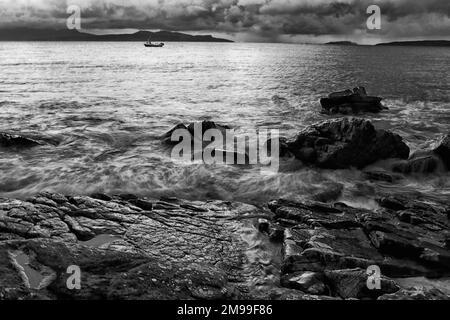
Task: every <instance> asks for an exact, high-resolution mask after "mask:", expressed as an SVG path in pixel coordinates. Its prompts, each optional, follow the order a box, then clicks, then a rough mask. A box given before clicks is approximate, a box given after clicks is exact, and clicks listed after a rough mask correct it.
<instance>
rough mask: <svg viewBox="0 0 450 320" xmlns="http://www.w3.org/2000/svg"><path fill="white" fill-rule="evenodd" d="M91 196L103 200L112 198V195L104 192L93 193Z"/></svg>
mask: <svg viewBox="0 0 450 320" xmlns="http://www.w3.org/2000/svg"><path fill="white" fill-rule="evenodd" d="M90 197H91V198H94V199H98V200H103V201H111V200H112V197H110V196H108V195H107V194H104V193H93V194H91V196H90Z"/></svg>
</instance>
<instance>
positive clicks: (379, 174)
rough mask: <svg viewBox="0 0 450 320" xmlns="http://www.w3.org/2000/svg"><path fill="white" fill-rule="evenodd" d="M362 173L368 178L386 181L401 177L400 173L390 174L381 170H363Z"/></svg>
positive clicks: (396, 179)
mask: <svg viewBox="0 0 450 320" xmlns="http://www.w3.org/2000/svg"><path fill="white" fill-rule="evenodd" d="M363 175H364V177H365V178H366V179H368V180H372V181H386V182H390V183H392V182H395V181H398V180H401V179H403V177H402V176H401V175H398V174H392V173H389V172H386V171H381V170H367V171H364V172H363Z"/></svg>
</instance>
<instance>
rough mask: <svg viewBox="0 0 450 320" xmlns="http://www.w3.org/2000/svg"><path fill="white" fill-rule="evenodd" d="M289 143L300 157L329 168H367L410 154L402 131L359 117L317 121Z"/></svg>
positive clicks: (291, 150)
mask: <svg viewBox="0 0 450 320" xmlns="http://www.w3.org/2000/svg"><path fill="white" fill-rule="evenodd" d="M286 144H287V146H288V148H289V151H290V152H291V153H292V154H294V155H295V157H296V158H297V159H299V160H301V161H303V162H306V163H309V164H313V165H315V166H318V167H321V168H329V169H344V168H349V167H357V168H363V167H365V166H367V165H369V164H371V163H374V162H376V161H378V160H381V159H387V158H400V159H406V158H407V157H408V155H409V148H408V146H407V145H406V144H405V143H404V142H403V140H402V138H401V137H400V136H399V135H397V134H394V133H392V132H389V131H385V130H376V129H375V128H374V126H373V125H372V124H371V122H370V121H368V120H364V119H359V118H340V119H333V120H327V121H323V122H320V123H317V124H314V125H312V126H310V127H308V128H306V129H304V130H302V131H301V132H300V133H299V134H297V136H295V137H294V138H292V139H289V140H287V141H286Z"/></svg>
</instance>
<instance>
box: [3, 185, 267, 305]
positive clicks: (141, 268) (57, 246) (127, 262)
mask: <svg viewBox="0 0 450 320" xmlns="http://www.w3.org/2000/svg"><path fill="white" fill-rule="evenodd" d="M100 198H102V199H106V200H101V199H96V198H91V197H87V196H75V197H65V196H63V195H56V194H49V193H43V194H39V195H37V196H36V197H33V198H31V199H29V200H26V201H22V200H13V199H2V201H1V203H0V255H2V254H3V255H4V256H5V257H6V256H7V255H8V252H12V251H14V252H15V251H17V250H19V251H22V252H25V253H26V254H28V255H29V256H30V257H31V259H32V263H30V266H33V267H35V268H37V269H36V270H35V271H36V272H40V270H43V269H44V267H45V268H50V269H51V270H53V271H54V272H55V273H56V274H57V277H56V278H55V280H53V281H50V283H49V284H46V285H45V289H44V288H42V290H41V289H39V290H38V292H37V293H38V294H40V295H44V296H45V297H47V298H50V299H57V298H58V299H59V298H63V299H72V298H75V299H119V298H120V299H136V298H142V299H153V298H155V299H161V298H162V299H164V298H168V299H169V298H170V299H191V298H197V299H224V298H237V297H238V296H242V295H243V296H246V297H249V295H250V293H249V291H250V289H249V287H248V286H249V285H248V283H249V281H248V277H259V276H265V275H264V274H260V273H261V272H262V271H261V270H264V269H263V268H262V267H258V266H254V267H252V268H250V267H249V268H250V269H246V268H247V267H246V266H247V265H251V263H250V262H248V259H247V253H246V252H247V250H248V246H249V244H248V243H246V242H245V241H244V240H243V239H242V237H241V234H240V232H239V230H240V229H241V228H244V226H243V224H244V223H248V224H249V226H253V224H256V218H254V220H255V221H254V220H251V219H250V218H249V219H248V220H240V219H236V217H239V216H242V215H244V214H248V215H250V216H261V212H260V211H259V209H257V208H256V207H253V206H251V205H245V204H239V203H230V202H221V201H208V202H188V201H184V200H176V201H172V202H171V203H169V202H164V201H156V200H149V199H142V198H138V197H136V196H132V195H126V196H125V195H121V196H120V197H119V196H115V197H109V198H108V197H103V196H101V197H100ZM108 199H110V200H108ZM150 208H151V210H149V209H150ZM247 229H248V227H247ZM254 232H255V234H256V233H257V230H256V229H255V231H254ZM102 235H110V236H111V237H110V238H111V240H109V241H107V242H101V243H99V245H101V249H100V248H99V249H97V248H96V247H95V243H96V242H95V241H94V239H96V238H98V237H101V236H102ZM90 242H92V243H93V245H91V244H89V245H88V243H90ZM97 242H98V241H97ZM93 246H94V247H93ZM0 260H1V261H0V270H6V271H5V272H13V273H14V272H15V274H17V272H16V271H13V269H10V268H11V264H10V262H9V261H10V260H8V259H7V258H2V257H0ZM253 263H258V262H253ZM72 264H73V265H78V266H80V267H81V270H82V272H83V282H82V286H83V290H80V291H77V290H68V289H67V287H66V284H65V281H66V279H67V274H65V272H66V269H67V266H69V265H72ZM106 271H107V272H106ZM2 274H6V273H2ZM153 279H155V280H154V281H153ZM13 280H14V281H13ZM6 282H8V283H6ZM229 283H233V285H229ZM8 288H16V289H14V290H15V291H14V290H13V291H11V290H9V289H8ZM32 289H33V288H27V287H26V285H24V282H23V281H22V280H21V277H20V275H18V276H17V277H13V276H11V277H9V276H8V277H5V276H3V275H1V276H0V294H2V293H3V296H4V297H6V298H12V299H13V298H15V297H16V298H26V299H28V298H31V297H32V296H33V294H35V293H36V292H34V291H33V290H32ZM8 290H9V291H8ZM6 291H8V292H11V293H10V294H8V295H6V293H5V292H6Z"/></svg>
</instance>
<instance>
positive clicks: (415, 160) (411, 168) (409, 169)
mask: <svg viewBox="0 0 450 320" xmlns="http://www.w3.org/2000/svg"><path fill="white" fill-rule="evenodd" d="M440 166H441V160H440V159H439V157H437V156H435V155H429V156H424V157H415V156H414V155H413V156H412V157H411V158H410V159H409V160H406V161H399V162H396V163H394V164H393V165H392V170H393V171H394V172H401V173H403V174H411V173H433V172H436V171H438V169H439V168H440Z"/></svg>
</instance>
